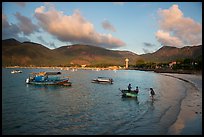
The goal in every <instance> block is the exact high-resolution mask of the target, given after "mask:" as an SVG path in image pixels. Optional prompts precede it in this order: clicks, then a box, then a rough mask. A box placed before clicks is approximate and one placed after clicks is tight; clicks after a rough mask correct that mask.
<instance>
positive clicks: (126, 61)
mask: <svg viewBox="0 0 204 137" xmlns="http://www.w3.org/2000/svg"><path fill="white" fill-rule="evenodd" d="M128 62H129V59H128V58H126V59H125V68H126V69H127V68H128Z"/></svg>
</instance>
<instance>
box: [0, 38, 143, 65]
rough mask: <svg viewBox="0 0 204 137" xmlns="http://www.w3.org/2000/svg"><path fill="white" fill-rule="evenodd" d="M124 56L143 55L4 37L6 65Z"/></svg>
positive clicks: (117, 60)
mask: <svg viewBox="0 0 204 137" xmlns="http://www.w3.org/2000/svg"><path fill="white" fill-rule="evenodd" d="M125 58H129V59H130V60H131V61H130V64H134V61H135V60H137V59H139V58H140V56H139V55H137V54H135V53H133V52H129V51H114V50H108V49H105V48H100V47H96V46H91V45H79V44H76V45H71V46H62V47H60V48H56V49H53V50H51V49H48V48H46V47H44V46H43V45H40V44H37V43H32V42H23V43H20V42H18V41H14V40H13V39H9V40H2V65H3V66H7V65H25V66H28V65H36V66H52V65H62V66H69V65H70V64H76V65H82V64H87V65H96V66H97V65H99V66H100V65H103V64H106V65H110V64H111V65H124V60H125Z"/></svg>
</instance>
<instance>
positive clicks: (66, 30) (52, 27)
mask: <svg viewBox="0 0 204 137" xmlns="http://www.w3.org/2000/svg"><path fill="white" fill-rule="evenodd" d="M45 6H46V7H43V6H41V7H39V8H36V10H35V17H36V18H37V20H38V21H39V24H40V26H42V28H43V29H44V30H45V31H47V32H49V33H50V34H52V35H54V36H56V37H57V38H58V39H59V40H60V41H64V42H72V43H84V44H93V45H96V46H101V47H105V48H117V47H121V46H124V45H125V43H124V42H123V41H121V40H120V39H118V38H115V37H113V36H112V35H111V34H101V33H98V32H96V31H95V29H94V25H93V24H92V23H91V22H89V21H87V20H86V19H85V18H84V17H83V16H82V15H81V13H80V11H79V10H75V11H74V13H73V14H72V15H65V14H64V13H63V12H62V11H57V10H56V9H55V8H54V7H52V8H49V7H48V8H49V9H48V10H47V11H45V10H46V8H47V6H48V5H45Z"/></svg>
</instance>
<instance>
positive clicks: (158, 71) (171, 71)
mask: <svg viewBox="0 0 204 137" xmlns="http://www.w3.org/2000/svg"><path fill="white" fill-rule="evenodd" d="M2 68H16V69H17V68H29V69H32V68H36V69H42V68H45V69H61V70H69V69H83V70H98V71H99V70H139V71H153V72H155V73H177V74H197V75H202V70H182V69H180V70H173V69H135V68H128V69H125V68H111V67H108V68H101V67H84V68H82V67H37V66H35V67H23V66H7V67H2Z"/></svg>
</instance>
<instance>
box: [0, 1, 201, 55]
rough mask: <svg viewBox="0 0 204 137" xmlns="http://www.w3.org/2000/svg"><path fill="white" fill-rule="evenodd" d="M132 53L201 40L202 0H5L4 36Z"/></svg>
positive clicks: (196, 43) (195, 42)
mask: <svg viewBox="0 0 204 137" xmlns="http://www.w3.org/2000/svg"><path fill="white" fill-rule="evenodd" d="M8 38H15V39H17V40H19V41H21V42H23V41H31V42H35V43H40V44H42V45H44V46H46V47H48V48H50V49H53V48H58V47H60V46H66V45H71V44H76V43H78V44H90V45H95V46H99V47H104V48H107V49H114V50H128V51H132V52H134V53H136V54H144V53H150V52H155V51H156V50H158V49H159V48H161V47H162V46H163V45H168V46H175V47H184V46H189V45H198V44H201V43H202V3H201V2H180V3H179V2H51V3H47V2H45V3H44V2H3V3H2V39H8Z"/></svg>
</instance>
